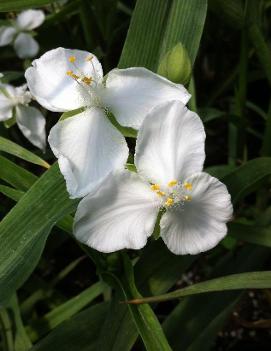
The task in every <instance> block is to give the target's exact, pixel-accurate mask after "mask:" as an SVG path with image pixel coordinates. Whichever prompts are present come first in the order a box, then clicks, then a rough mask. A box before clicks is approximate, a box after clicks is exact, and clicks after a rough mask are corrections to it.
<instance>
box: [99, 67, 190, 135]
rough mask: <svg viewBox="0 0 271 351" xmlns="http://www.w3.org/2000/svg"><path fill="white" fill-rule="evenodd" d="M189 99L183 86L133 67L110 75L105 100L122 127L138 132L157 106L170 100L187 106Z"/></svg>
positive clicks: (116, 70)
mask: <svg viewBox="0 0 271 351" xmlns="http://www.w3.org/2000/svg"><path fill="white" fill-rule="evenodd" d="M189 98H190V94H189V93H188V92H187V90H186V89H185V88H184V87H183V86H182V85H180V84H174V83H172V82H170V81H169V80H167V79H166V78H164V77H161V76H159V75H158V74H155V73H153V72H151V71H149V70H148V69H146V68H142V67H133V68H127V69H115V70H113V71H111V72H109V74H108V78H107V80H106V89H105V90H104V96H103V101H104V104H105V105H106V106H107V107H108V108H109V109H110V110H111V112H112V113H113V114H114V115H115V117H116V119H117V120H118V122H119V123H120V124H121V125H123V126H127V127H132V128H135V129H138V128H139V127H140V126H141V124H142V122H143V120H144V118H145V117H146V115H147V114H148V113H149V112H150V110H151V109H152V108H153V107H154V106H156V105H157V104H160V103H163V102H166V101H170V100H180V101H181V102H183V103H184V104H186V103H187V102H188V100H189Z"/></svg>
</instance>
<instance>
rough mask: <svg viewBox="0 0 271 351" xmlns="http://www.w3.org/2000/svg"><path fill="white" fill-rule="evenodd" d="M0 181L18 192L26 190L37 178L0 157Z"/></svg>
mask: <svg viewBox="0 0 271 351" xmlns="http://www.w3.org/2000/svg"><path fill="white" fill-rule="evenodd" d="M0 179H2V180H4V181H5V182H7V183H8V184H10V185H12V186H13V187H15V188H17V189H18V190H28V189H29V188H30V187H31V186H32V185H33V184H34V183H35V181H36V180H37V179H38V177H37V176H35V175H34V174H32V173H31V172H29V171H27V170H26V169H24V168H22V167H20V166H18V165H16V164H15V163H13V162H11V161H9V160H8V159H6V158H5V157H3V156H0Z"/></svg>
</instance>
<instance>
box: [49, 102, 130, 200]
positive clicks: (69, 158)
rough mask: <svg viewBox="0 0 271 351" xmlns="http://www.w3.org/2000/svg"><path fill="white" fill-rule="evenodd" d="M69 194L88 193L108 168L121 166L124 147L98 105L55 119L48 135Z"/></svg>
mask: <svg viewBox="0 0 271 351" xmlns="http://www.w3.org/2000/svg"><path fill="white" fill-rule="evenodd" d="M48 141H49V144H50V146H51V148H52V150H53V152H54V154H55V156H56V157H57V158H58V162H59V167H60V170H61V172H62V174H63V176H64V177H65V179H66V184H67V189H68V192H69V193H70V195H71V198H76V197H83V196H85V195H87V194H88V193H90V192H91V191H92V190H93V189H94V188H95V187H97V186H98V185H99V183H100V182H102V181H103V180H104V179H105V177H107V176H108V174H110V173H111V172H112V171H115V170H116V169H119V168H123V167H124V164H125V162H126V160H127V157H128V147H127V145H126V142H125V139H124V137H123V136H122V134H121V133H120V132H119V131H118V130H117V129H116V128H114V127H113V125H112V124H111V123H110V122H109V121H108V119H107V118H106V117H105V114H104V112H103V111H102V110H101V109H99V108H92V109H87V110H86V111H85V112H82V113H80V114H78V115H75V116H74V117H70V118H68V119H65V120H64V121H61V122H58V123H57V124H56V125H55V126H54V127H53V128H52V129H51V132H50V134H49V138H48Z"/></svg>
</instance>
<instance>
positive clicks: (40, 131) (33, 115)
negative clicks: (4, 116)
mask: <svg viewBox="0 0 271 351" xmlns="http://www.w3.org/2000/svg"><path fill="white" fill-rule="evenodd" d="M16 121H17V124H18V127H19V128H20V130H21V132H22V133H23V135H24V136H25V137H26V138H27V139H28V140H29V141H30V142H31V143H32V144H33V145H35V146H37V147H38V148H40V149H41V150H44V149H45V145H46V132H45V124H46V120H45V118H44V116H43V115H42V113H41V112H40V111H39V110H38V109H37V108H35V107H31V106H23V105H18V106H17V107H16Z"/></svg>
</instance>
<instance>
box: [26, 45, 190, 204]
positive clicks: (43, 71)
mask: <svg viewBox="0 0 271 351" xmlns="http://www.w3.org/2000/svg"><path fill="white" fill-rule="evenodd" d="M25 76H26V79H27V82H28V86H29V89H30V91H31V93H32V95H33V96H35V98H36V99H37V101H38V102H39V103H40V104H41V105H42V106H44V107H45V108H47V109H48V110H51V111H58V112H66V111H72V110H75V109H78V108H81V107H84V108H85V110H84V111H83V112H82V113H79V114H77V115H75V116H73V117H70V118H67V119H65V120H63V121H60V122H59V123H57V124H56V125H55V126H54V127H53V128H52V130H51V132H50V135H49V138H48V141H49V144H50V146H51V148H52V150H53V152H54V154H55V156H56V157H57V158H58V162H59V167H60V170H61V172H62V174H63V175H64V177H65V179H66V184H67V189H68V191H69V193H70V195H71V197H72V198H75V197H83V196H85V195H87V194H88V193H90V192H91V191H93V190H94V189H95V188H96V187H97V186H98V185H99V184H100V183H101V182H103V180H104V179H105V178H106V177H107V176H108V175H109V174H110V173H111V172H113V171H115V170H117V169H121V168H122V169H123V168H124V164H125V162H126V160H127V157H128V147H127V144H126V141H125V138H124V137H123V135H122V134H121V133H120V132H119V131H118V130H117V129H116V128H115V127H114V126H113V125H112V124H111V122H110V121H109V119H108V118H107V114H106V111H110V112H111V113H113V114H114V116H115V118H116V119H117V121H118V122H119V123H120V124H121V125H123V126H126V127H132V128H135V129H138V128H139V127H140V125H141V124H142V122H143V120H144V118H145V116H146V115H147V113H148V112H149V111H150V110H151V109H152V108H153V107H154V106H156V105H157V104H159V103H162V102H167V101H171V100H173V99H175V100H180V101H182V102H183V103H184V104H186V103H187V101H188V100H189V98H190V95H189V93H188V92H187V91H186V89H185V88H184V87H183V86H182V85H179V84H173V83H171V82H170V81H168V80H167V79H165V78H163V77H161V76H159V75H157V74H154V73H152V72H151V71H149V70H147V69H145V68H139V67H138V68H128V69H114V70H112V71H111V72H109V74H108V75H107V77H106V80H105V81H104V79H103V70H102V66H101V64H100V63H99V61H98V59H97V58H96V57H95V56H94V55H92V54H90V53H88V52H86V51H80V50H68V49H63V48H58V49H55V50H51V51H49V52H47V53H45V54H44V55H43V56H41V58H39V59H38V60H34V61H33V66H32V67H30V68H28V69H27V71H26V74H25Z"/></svg>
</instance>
